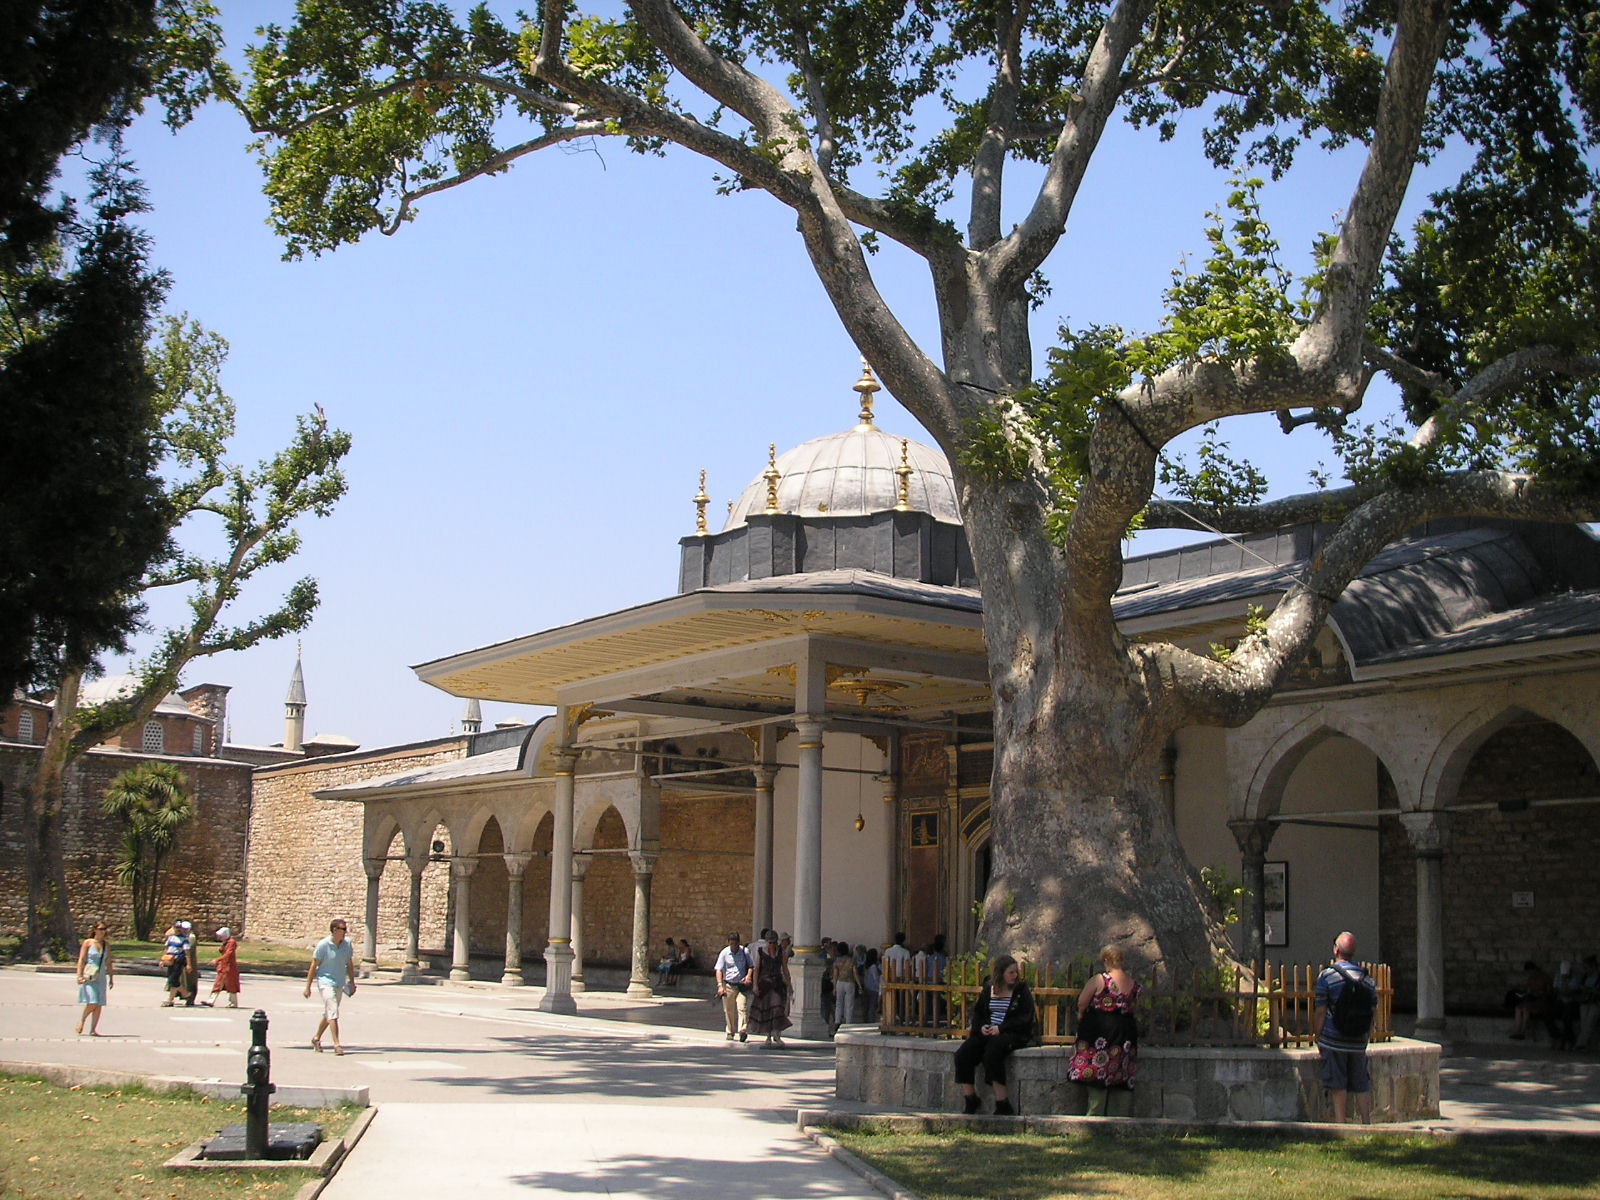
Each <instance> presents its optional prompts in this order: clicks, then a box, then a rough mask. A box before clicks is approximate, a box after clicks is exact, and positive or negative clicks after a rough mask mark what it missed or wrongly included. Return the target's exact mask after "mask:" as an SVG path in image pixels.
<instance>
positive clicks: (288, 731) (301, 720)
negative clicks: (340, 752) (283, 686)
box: [283, 647, 306, 752]
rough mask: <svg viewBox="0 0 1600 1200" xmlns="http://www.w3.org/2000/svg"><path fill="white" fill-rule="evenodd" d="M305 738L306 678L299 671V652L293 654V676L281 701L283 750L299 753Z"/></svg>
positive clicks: (296, 649) (297, 650) (297, 649)
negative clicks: (287, 692)
mask: <svg viewBox="0 0 1600 1200" xmlns="http://www.w3.org/2000/svg"><path fill="white" fill-rule="evenodd" d="M305 737H306V677H305V675H304V673H303V672H302V671H301V670H300V650H299V648H298V647H296V648H295V652H294V674H293V675H292V676H290V677H289V694H288V695H287V696H285V697H284V699H283V748H284V749H285V750H293V751H296V752H299V750H300V749H301V748H302V745H303V743H304V742H305Z"/></svg>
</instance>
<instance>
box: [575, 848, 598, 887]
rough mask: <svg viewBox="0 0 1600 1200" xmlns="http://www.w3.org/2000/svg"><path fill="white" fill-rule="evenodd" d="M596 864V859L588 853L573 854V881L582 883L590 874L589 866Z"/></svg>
mask: <svg viewBox="0 0 1600 1200" xmlns="http://www.w3.org/2000/svg"><path fill="white" fill-rule="evenodd" d="M592 866H594V859H593V858H591V857H590V856H589V855H587V854H574V855H573V856H572V882H573V883H582V882H583V881H584V880H585V879H587V878H588V876H589V868H590V867H592Z"/></svg>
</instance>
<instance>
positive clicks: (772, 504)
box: [761, 442, 783, 516]
mask: <svg viewBox="0 0 1600 1200" xmlns="http://www.w3.org/2000/svg"><path fill="white" fill-rule="evenodd" d="M761 478H763V479H765V480H766V481H767V507H766V509H765V511H766V513H767V515H768V516H775V515H777V512H778V480H780V479H782V478H783V476H782V475H780V474H779V473H778V443H777V442H768V443H767V469H766V470H765V471H763V472H761Z"/></svg>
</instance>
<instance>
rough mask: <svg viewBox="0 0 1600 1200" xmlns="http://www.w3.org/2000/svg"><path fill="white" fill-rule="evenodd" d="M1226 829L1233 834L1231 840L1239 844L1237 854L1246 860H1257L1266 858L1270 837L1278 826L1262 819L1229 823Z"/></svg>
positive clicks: (1256, 818)
mask: <svg viewBox="0 0 1600 1200" xmlns="http://www.w3.org/2000/svg"><path fill="white" fill-rule="evenodd" d="M1228 828H1229V830H1231V831H1232V833H1233V840H1234V841H1236V842H1238V843H1239V853H1240V854H1242V855H1244V857H1246V858H1258V859H1259V858H1265V857H1266V856H1267V847H1268V846H1269V845H1271V844H1272V835H1273V834H1275V833H1277V832H1278V826H1277V825H1276V824H1275V823H1273V822H1272V821H1268V820H1267V819H1266V818H1264V817H1254V818H1250V819H1246V820H1239V821H1229V822H1228Z"/></svg>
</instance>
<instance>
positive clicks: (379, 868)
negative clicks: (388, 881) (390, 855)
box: [361, 856, 389, 879]
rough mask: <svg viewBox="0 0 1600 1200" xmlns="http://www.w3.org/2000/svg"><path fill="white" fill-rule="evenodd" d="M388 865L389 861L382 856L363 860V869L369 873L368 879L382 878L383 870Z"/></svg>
mask: <svg viewBox="0 0 1600 1200" xmlns="http://www.w3.org/2000/svg"><path fill="white" fill-rule="evenodd" d="M388 865H389V860H388V859H387V858H383V857H381V856H380V857H378V858H363V859H362V860H361V869H362V870H363V871H365V872H366V873H367V878H368V879H379V878H382V876H383V869H384V867H386V866H388Z"/></svg>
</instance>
